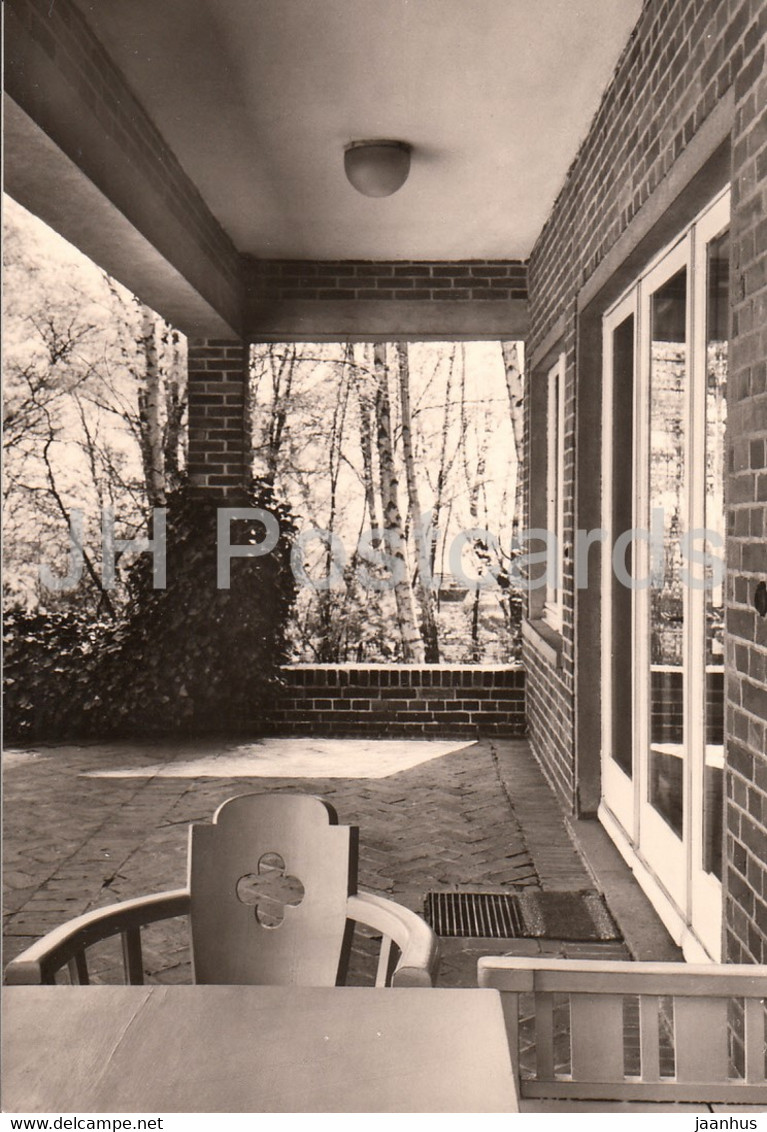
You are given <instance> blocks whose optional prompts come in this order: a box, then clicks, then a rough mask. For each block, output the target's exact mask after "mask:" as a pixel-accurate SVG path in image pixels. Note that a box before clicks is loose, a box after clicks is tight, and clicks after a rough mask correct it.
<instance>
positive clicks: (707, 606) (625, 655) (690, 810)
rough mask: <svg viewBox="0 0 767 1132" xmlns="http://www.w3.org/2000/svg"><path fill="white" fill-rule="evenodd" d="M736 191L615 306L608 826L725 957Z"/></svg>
mask: <svg viewBox="0 0 767 1132" xmlns="http://www.w3.org/2000/svg"><path fill="white" fill-rule="evenodd" d="M728 223H729V193H727V192H725V193H723V194H722V195H721V196H720V197H719V198H717V200H715V201H714V202H713V203H712V204H711V205H710V206H709V208H708V209H707V210H706V211H705V212H704V213H703V214H701V215H700V216H699V217H698V218H697V220H696V221H695V223H694V224H692V225H691V226H690V228H689V229H688V230H687V231H685V232H684V233H683V234H682V235H681V236H680V238H679V239H678V240H677V241H676V242H675V243H674V244H673V245H671V246H670V247H669V248H667V249H666V250H665V251H664V252H663V253H662V254H661V255H660V256H659V257H658V258H657V259H656V260H655V261H654V262H653V263H652V264H651V265H650V266H649V268H648V269H647V271H646V272H645V273H644V274H643V275H642V276H641V277H640V278H639V279H638V280H637V281H636V282H635V284H634V285H633V286H632V287H631V288H630V290H629V291H628V292H627V293H626V294H625V295H624V296H623V297H622V299H621V300H620V301H619V302H618V303H617V304H616V305H615V306H613V307H612V308H611V310H610V311H609V312H608V313H607V314H606V315H605V318H604V324H603V330H604V344H603V345H604V351H603V357H604V367H605V373H604V397H603V414H604V416H603V428H604V442H605V475H604V481H603V482H604V494H603V498H604V522H603V526H604V527H605V529H606V531H607V532H608V536H609V537H608V539H607V540H606V541H605V542H604V543H603V555H604V557H603V571H602V576H603V594H602V603H603V604H602V609H603V619H602V626H603V638H602V655H603V673H602V676H603V689H604V695H605V699H604V705H603V706H604V710H603V727H602V796H603V801H602V807H601V809H600V815H601V817H602V820H603V822H604V824H605V825H606V826H607V828H608V830H609V831H610V832H611V834H612V836H613V837H614V839H615V840H616V843H618V844H619V847H620V848H621V849H622V850H623V852H624V855H625V856H626V857H627V859H628V860H629V861H630V862H631V864H632V866H633V867H634V869H635V872H636V874H637V877H638V878H639V880H640V883H642V884H643V887H644V888H645V890H646V891H647V892H648V895H650V897H651V899H652V900H653V903H654V904H655V906H656V908H657V909H658V912H659V913H660V914H661V916H662V918H663V919H664V921H665V923H666V925H667V927H668V928H669V930H670V931H671V932H672V934H673V935H674V937H675V938H676V939H677V941H678V942H679V943H681V944H682V945H683V946H684V948H685V954H687V955H688V957H690V958H693V959H695V958H698V959H702V958H705V957H710V958H713V959H719V958H720V953H721V942H720V938H721V905H722V896H721V860H722V835H723V834H722V812H723V798H722V788H723V754H724V752H723V739H724V726H723V706H724V680H723V677H724V668H723V662H724V656H723V612H724V611H723V592H722V586H723V572H724V571H723V546H724V428H725V412H726V382H727V339H728V325H727V318H728V309H729V296H728V282H729V277H728V265H729V239H728V233H727V229H728Z"/></svg>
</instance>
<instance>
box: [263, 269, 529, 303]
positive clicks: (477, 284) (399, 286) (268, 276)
mask: <svg viewBox="0 0 767 1132" xmlns="http://www.w3.org/2000/svg"><path fill="white" fill-rule="evenodd" d="M250 286H251V288H252V289H253V291H255V292H256V293H257V294H259V293H260V294H263V295H264V296H265V297H266V298H267V299H268V301H269V302H292V301H295V300H305V299H310V300H315V301H323V300H327V299H335V300H339V301H343V300H357V299H363V300H364V299H395V300H397V299H406V300H410V299H413V300H418V299H421V300H427V301H428V300H432V301H433V300H453V301H455V302H458V301H464V302H476V301H478V300H484V299H493V300H496V301H502V300H509V299H526V298H527V265H526V264H524V263H522V262H521V261H520V260H469V261H466V262H460V261H456V262H441V261H411V260H393V261H391V262H386V261H383V260H377V261H374V262H373V261H368V260H335V261H315V262H304V261H300V260H259V261H256V260H253V261H251V264H250Z"/></svg>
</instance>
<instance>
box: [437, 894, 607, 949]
mask: <svg viewBox="0 0 767 1132" xmlns="http://www.w3.org/2000/svg"><path fill="white" fill-rule="evenodd" d="M424 919H425V920H426V921H427V923H429V924H431V926H432V927H433V928H434V931H435V932H436V933H437V935H441V936H464V937H466V936H469V937H473V938H480V939H483V938H484V939H559V940H565V941H572V942H581V943H591V942H593V943H605V942H608V941H610V940H620V939H621V938H622V937H621V933H620V931H619V930H618V928H617V927H616V925H615V922H614V920H613V918H612V916H611V915H610V910H609V908H608V907H607V905H606V904H605V900H604V897H603V896H601V895H600V894H599V893H598V892H592V891H584V892H541V891H537V890H536V891H533V890H531V889H529V888H528V889H525V890H524V891H523V892H520V893H518V894H517V895H510V894H509V893H507V892H455V891H453V892H427V894H426V898H425V899H424Z"/></svg>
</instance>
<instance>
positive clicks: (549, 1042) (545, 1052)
mask: <svg viewBox="0 0 767 1132" xmlns="http://www.w3.org/2000/svg"><path fill="white" fill-rule="evenodd" d="M535 1074H536V1077H537V1078H538V1080H539V1081H551V1080H552V1079H553V1077H554V996H553V995H551V994H545V993H544V994H537V995H536V996H535Z"/></svg>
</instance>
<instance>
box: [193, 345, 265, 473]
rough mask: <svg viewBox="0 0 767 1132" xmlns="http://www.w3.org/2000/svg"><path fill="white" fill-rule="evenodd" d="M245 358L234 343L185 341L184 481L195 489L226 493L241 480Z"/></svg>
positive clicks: (245, 443)
mask: <svg viewBox="0 0 767 1132" xmlns="http://www.w3.org/2000/svg"><path fill="white" fill-rule="evenodd" d="M248 354H249V351H248V346H247V344H246V343H244V342H242V341H240V340H239V339H228V338H197V339H193V340H190V342H189V352H188V363H187V365H188V373H189V390H188V394H189V478H190V481H191V483H192V484H193V485H194V486H195V487H199V488H211V489H216V490H218V491H220V492H226V491H227V490H231V489H235V488H238V487H242V486H243V484H244V483H245V482H246V480H247V477H248V474H249V471H250V420H249V415H248Z"/></svg>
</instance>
